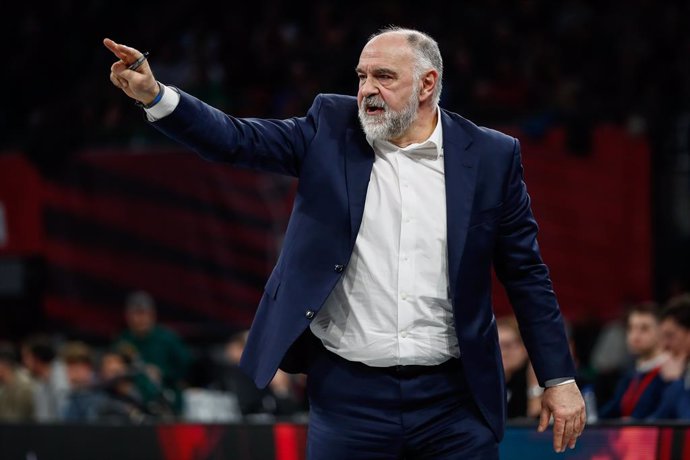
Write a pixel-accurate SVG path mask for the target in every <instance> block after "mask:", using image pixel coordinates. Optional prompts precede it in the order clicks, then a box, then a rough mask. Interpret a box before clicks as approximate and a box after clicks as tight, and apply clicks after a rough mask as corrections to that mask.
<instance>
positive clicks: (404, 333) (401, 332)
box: [400, 331, 407, 339]
mask: <svg viewBox="0 0 690 460" xmlns="http://www.w3.org/2000/svg"><path fill="white" fill-rule="evenodd" d="M400 337H402V338H403V339H404V338H405V337H407V331H400Z"/></svg>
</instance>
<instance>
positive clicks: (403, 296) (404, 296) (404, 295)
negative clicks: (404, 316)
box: [400, 292, 407, 300]
mask: <svg viewBox="0 0 690 460" xmlns="http://www.w3.org/2000/svg"><path fill="white" fill-rule="evenodd" d="M400 298H401V299H403V300H407V294H405V293H404V292H403V293H402V294H400Z"/></svg>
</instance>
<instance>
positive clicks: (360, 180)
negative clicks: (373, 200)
mask: <svg viewBox="0 0 690 460" xmlns="http://www.w3.org/2000/svg"><path fill="white" fill-rule="evenodd" d="M346 136H347V138H346V142H345V145H346V148H347V151H346V153H345V180H346V182H347V199H348V203H349V205H350V247H352V246H353V245H354V243H355V239H356V238H357V232H359V226H360V224H361V223H362V215H363V214H364V200H365V199H366V196H367V187H368V185H369V178H370V176H371V168H372V167H373V165H374V151H373V149H372V148H371V146H370V145H369V143H367V140H366V137H365V136H364V133H363V132H362V130H361V129H359V128H350V129H348V130H347V135H346Z"/></svg>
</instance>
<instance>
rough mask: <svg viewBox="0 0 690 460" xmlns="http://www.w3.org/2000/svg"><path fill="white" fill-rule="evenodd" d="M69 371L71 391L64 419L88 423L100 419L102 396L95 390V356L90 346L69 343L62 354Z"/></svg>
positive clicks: (80, 343)
mask: <svg viewBox="0 0 690 460" xmlns="http://www.w3.org/2000/svg"><path fill="white" fill-rule="evenodd" d="M61 356H62V361H63V362H64V363H65V367H66V370H67V380H68V382H69V386H70V391H69V395H68V398H67V407H66V409H65V413H64V415H63V418H64V420H65V421H69V422H86V421H95V420H97V419H98V409H99V405H100V395H99V394H98V392H97V391H96V390H95V385H94V384H95V373H94V369H93V356H92V354H91V349H90V348H89V347H88V345H86V344H84V343H82V342H68V343H66V344H65V345H64V347H63V348H62V352H61Z"/></svg>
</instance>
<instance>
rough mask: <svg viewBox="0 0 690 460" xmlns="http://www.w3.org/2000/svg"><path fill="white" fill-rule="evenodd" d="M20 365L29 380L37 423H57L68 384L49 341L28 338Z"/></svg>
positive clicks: (63, 408)
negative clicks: (26, 370)
mask: <svg viewBox="0 0 690 460" xmlns="http://www.w3.org/2000/svg"><path fill="white" fill-rule="evenodd" d="M21 354H22V362H23V364H24V366H25V367H26V368H27V369H28V371H29V373H30V374H31V377H32V379H33V392H34V410H35V415H36V420H37V421H39V422H54V421H57V420H59V419H60V416H61V414H63V413H64V411H65V407H66V405H67V394H68V393H69V383H68V382H67V374H66V371H65V366H64V363H62V362H61V361H60V360H58V359H56V353H55V348H54V346H53V343H52V341H51V340H50V338H49V337H46V336H40V335H37V336H32V337H29V338H28V339H27V340H26V341H25V342H24V343H23V344H22V347H21Z"/></svg>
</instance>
